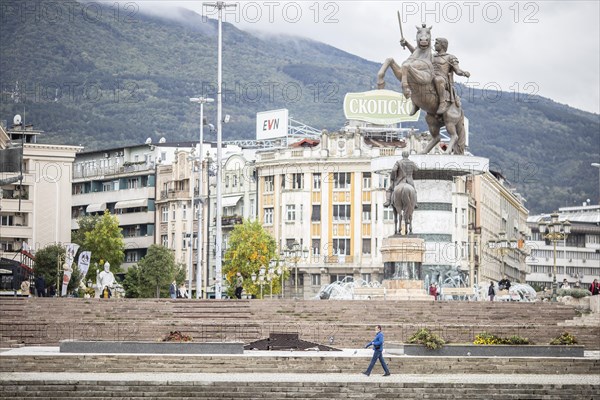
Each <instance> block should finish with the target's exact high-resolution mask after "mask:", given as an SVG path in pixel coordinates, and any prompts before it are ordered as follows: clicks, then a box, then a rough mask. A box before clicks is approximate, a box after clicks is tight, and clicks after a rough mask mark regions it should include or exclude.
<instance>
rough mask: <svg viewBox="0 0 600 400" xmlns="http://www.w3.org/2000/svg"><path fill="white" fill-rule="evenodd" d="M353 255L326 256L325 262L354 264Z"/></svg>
mask: <svg viewBox="0 0 600 400" xmlns="http://www.w3.org/2000/svg"><path fill="white" fill-rule="evenodd" d="M352 263H354V257H353V256H325V264H352Z"/></svg>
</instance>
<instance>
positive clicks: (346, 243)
mask: <svg viewBox="0 0 600 400" xmlns="http://www.w3.org/2000/svg"><path fill="white" fill-rule="evenodd" d="M333 254H334V255H346V256H349V255H350V239H335V238H334V239H333Z"/></svg>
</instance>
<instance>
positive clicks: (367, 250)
mask: <svg viewBox="0 0 600 400" xmlns="http://www.w3.org/2000/svg"><path fill="white" fill-rule="evenodd" d="M362 253H363V254H369V255H370V254H371V239H370V238H369V239H363V240H362Z"/></svg>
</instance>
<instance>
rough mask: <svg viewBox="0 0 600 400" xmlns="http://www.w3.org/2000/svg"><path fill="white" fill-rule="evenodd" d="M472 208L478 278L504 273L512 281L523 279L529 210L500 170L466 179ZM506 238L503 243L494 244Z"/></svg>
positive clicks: (496, 277)
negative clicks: (476, 244) (468, 180)
mask: <svg viewBox="0 0 600 400" xmlns="http://www.w3.org/2000/svg"><path fill="white" fill-rule="evenodd" d="M469 186H470V190H469V192H470V194H471V205H472V209H473V210H474V212H471V218H472V217H473V216H474V217H475V220H474V225H471V228H472V230H473V231H476V232H477V234H476V236H473V238H474V240H477V242H478V246H477V247H478V250H479V251H478V252H477V253H476V254H477V257H476V258H477V264H478V265H477V267H478V274H479V275H478V276H479V282H480V283H481V284H483V285H486V284H488V283H489V281H490V280H493V281H495V282H498V281H499V280H500V279H502V277H503V276H504V275H506V276H507V277H508V279H509V280H510V281H512V282H522V283H525V276H526V274H527V265H526V264H525V257H526V256H527V247H526V246H525V239H526V238H527V237H528V236H529V234H530V231H529V228H528V227H527V217H528V215H529V211H528V210H527V209H526V208H525V205H524V204H523V203H524V200H523V198H522V197H521V196H520V195H519V194H518V193H516V192H514V191H513V190H512V189H511V188H510V186H509V183H508V182H507V181H506V179H505V178H504V176H502V174H500V173H497V172H493V171H489V172H486V173H485V174H483V175H479V176H475V177H474V178H473V181H472V182H470V183H469ZM502 239H504V240H506V245H505V246H502V245H500V244H498V241H500V240H502Z"/></svg>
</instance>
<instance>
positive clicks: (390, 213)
mask: <svg viewBox="0 0 600 400" xmlns="http://www.w3.org/2000/svg"><path fill="white" fill-rule="evenodd" d="M393 220H394V210H393V209H391V208H390V207H386V208H384V209H383V221H384V222H385V221H388V222H389V221H393Z"/></svg>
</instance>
